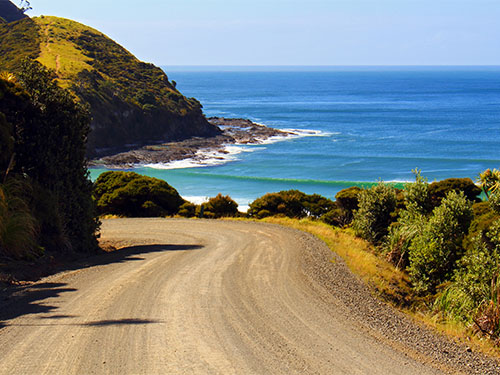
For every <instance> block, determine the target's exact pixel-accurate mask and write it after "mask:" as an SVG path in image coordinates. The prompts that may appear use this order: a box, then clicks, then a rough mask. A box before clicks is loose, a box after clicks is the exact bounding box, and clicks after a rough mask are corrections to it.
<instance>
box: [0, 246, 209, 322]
mask: <svg viewBox="0 0 500 375" xmlns="http://www.w3.org/2000/svg"><path fill="white" fill-rule="evenodd" d="M202 248H203V246H202V245H168V244H157V245H144V246H131V247H126V248H123V249H120V250H116V251H113V252H110V253H106V254H101V255H97V256H93V257H90V258H87V259H84V260H83V261H79V262H75V263H71V264H65V265H63V266H60V267H58V268H57V269H56V270H54V272H56V271H57V272H61V271H73V270H78V269H84V268H89V267H94V266H99V265H107V264H114V263H125V262H129V261H140V260H144V258H143V257H141V256H140V255H146V254H148V253H158V252H169V251H187V250H200V249H202ZM76 290H77V289H74V288H72V287H70V286H68V284H66V283H50V282H45V283H35V284H32V285H16V286H10V287H8V288H6V289H4V290H2V291H1V293H0V329H1V328H3V327H5V326H8V325H9V324H8V321H9V320H11V319H14V318H17V317H19V316H24V315H30V314H40V313H52V312H56V310H57V309H58V307H57V306H52V305H51V304H50V303H49V304H48V303H46V300H47V299H49V298H54V297H59V296H60V295H62V294H63V293H69V292H75V291H76ZM69 317H70V316H65V315H56V314H54V315H52V316H49V317H43V319H62V318H69ZM121 322H122V323H120V320H118V321H102V322H90V323H85V324H86V325H88V326H105V325H112V324H147V323H155V321H151V322H148V321H141V320H135V319H123V320H121ZM134 322H136V323H134Z"/></svg>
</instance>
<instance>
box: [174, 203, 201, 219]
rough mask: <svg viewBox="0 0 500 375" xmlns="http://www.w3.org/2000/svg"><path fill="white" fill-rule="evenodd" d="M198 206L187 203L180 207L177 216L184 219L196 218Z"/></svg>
mask: <svg viewBox="0 0 500 375" xmlns="http://www.w3.org/2000/svg"><path fill="white" fill-rule="evenodd" d="M196 207H197V206H196V205H195V204H194V203H191V202H185V203H183V204H182V205H181V206H180V207H179V212H177V215H179V216H182V217H194V216H195V215H196Z"/></svg>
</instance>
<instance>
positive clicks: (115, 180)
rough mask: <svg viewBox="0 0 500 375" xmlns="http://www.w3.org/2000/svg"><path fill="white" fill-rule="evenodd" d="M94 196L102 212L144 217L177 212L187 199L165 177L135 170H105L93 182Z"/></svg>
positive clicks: (103, 213)
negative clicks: (160, 177)
mask: <svg viewBox="0 0 500 375" xmlns="http://www.w3.org/2000/svg"><path fill="white" fill-rule="evenodd" d="M94 199H95V201H96V202H97V208H98V211H99V213H100V214H101V215H105V214H113V215H120V216H131V217H137V216H139V217H141V216H142V217H145V216H165V215H173V214H175V213H177V211H178V210H179V208H180V206H181V205H182V204H183V203H184V200H183V199H182V198H181V196H180V195H179V193H178V192H177V191H176V190H175V189H174V188H173V187H171V186H170V185H169V184H167V183H166V182H165V181H163V180H159V179H157V178H153V177H147V176H141V175H139V174H137V173H135V172H115V171H110V172H105V173H103V174H101V175H100V176H99V177H98V178H97V180H96V182H95V184H94Z"/></svg>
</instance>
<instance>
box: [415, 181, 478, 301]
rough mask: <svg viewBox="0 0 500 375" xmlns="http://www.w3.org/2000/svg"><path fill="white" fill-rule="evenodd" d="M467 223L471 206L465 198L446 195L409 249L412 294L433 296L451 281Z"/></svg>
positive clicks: (468, 223)
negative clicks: (414, 292)
mask: <svg viewBox="0 0 500 375" xmlns="http://www.w3.org/2000/svg"><path fill="white" fill-rule="evenodd" d="M471 220H472V208H471V203H470V201H469V200H467V198H466V197H465V194H464V193H463V192H460V193H457V192H455V191H450V192H449V193H448V194H447V195H446V197H445V198H444V199H443V200H442V203H441V205H440V206H439V207H437V208H435V209H434V211H433V213H432V215H431V217H430V218H429V219H428V220H426V221H425V224H424V225H423V228H422V229H421V230H420V231H419V232H418V233H417V235H416V236H415V237H414V238H413V240H412V242H411V244H410V246H409V260H410V266H409V268H408V271H409V273H410V278H411V280H412V283H413V285H414V288H415V290H417V291H418V292H433V291H434V289H435V287H436V286H437V285H439V284H440V283H442V282H443V281H445V280H449V279H450V278H451V273H452V271H453V270H454V268H455V262H456V261H457V260H458V259H460V257H461V255H462V252H463V248H462V241H463V239H464V237H465V234H466V233H467V231H468V229H469V225H470V222H471Z"/></svg>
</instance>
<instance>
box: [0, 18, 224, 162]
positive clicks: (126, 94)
mask: <svg viewBox="0 0 500 375" xmlns="http://www.w3.org/2000/svg"><path fill="white" fill-rule="evenodd" d="M0 41H1V42H0V70H7V71H11V72H16V71H17V69H19V66H20V62H21V61H22V59H23V58H25V57H31V58H36V59H37V60H38V61H39V62H41V63H42V64H43V65H44V66H46V67H48V68H50V69H52V70H53V71H54V72H55V74H56V76H57V80H58V83H59V84H60V86H62V87H64V88H67V89H69V90H71V91H72V92H73V93H74V94H75V95H76V96H77V97H78V98H79V99H80V100H82V101H83V102H86V103H88V104H89V105H90V107H91V112H92V132H91V134H90V137H89V154H90V155H91V156H93V155H98V154H106V153H112V152H116V151H119V150H122V149H126V148H129V147H131V145H132V146H134V145H137V146H140V145H144V144H148V143H155V142H158V141H165V140H177V139H184V138H188V137H190V136H211V135H215V134H217V133H218V129H217V128H215V127H214V126H212V125H210V124H209V123H208V122H207V121H206V119H205V117H204V116H203V114H202V111H201V105H200V103H199V102H198V101H197V100H196V99H192V98H186V97H184V96H183V95H182V94H181V93H180V92H179V91H178V90H177V89H176V88H175V86H174V85H173V84H172V83H171V82H170V81H169V80H168V77H167V75H166V74H165V73H164V72H163V71H162V70H161V69H160V68H158V67H156V66H154V65H153V64H147V63H144V62H141V61H139V60H138V59H137V58H136V57H135V56H133V55H132V54H131V53H130V52H128V51H127V50H126V49H125V48H123V47H122V46H120V45H118V44H117V43H115V42H114V41H113V40H111V39H110V38H108V37H107V36H105V35H104V34H102V33H101V32H99V31H97V30H95V29H92V28H90V27H88V26H85V25H82V24H80V23H78V22H75V21H71V20H67V19H62V18H57V17H47V16H41V17H37V18H33V19H29V18H27V19H23V20H21V21H18V22H14V23H9V24H0Z"/></svg>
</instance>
